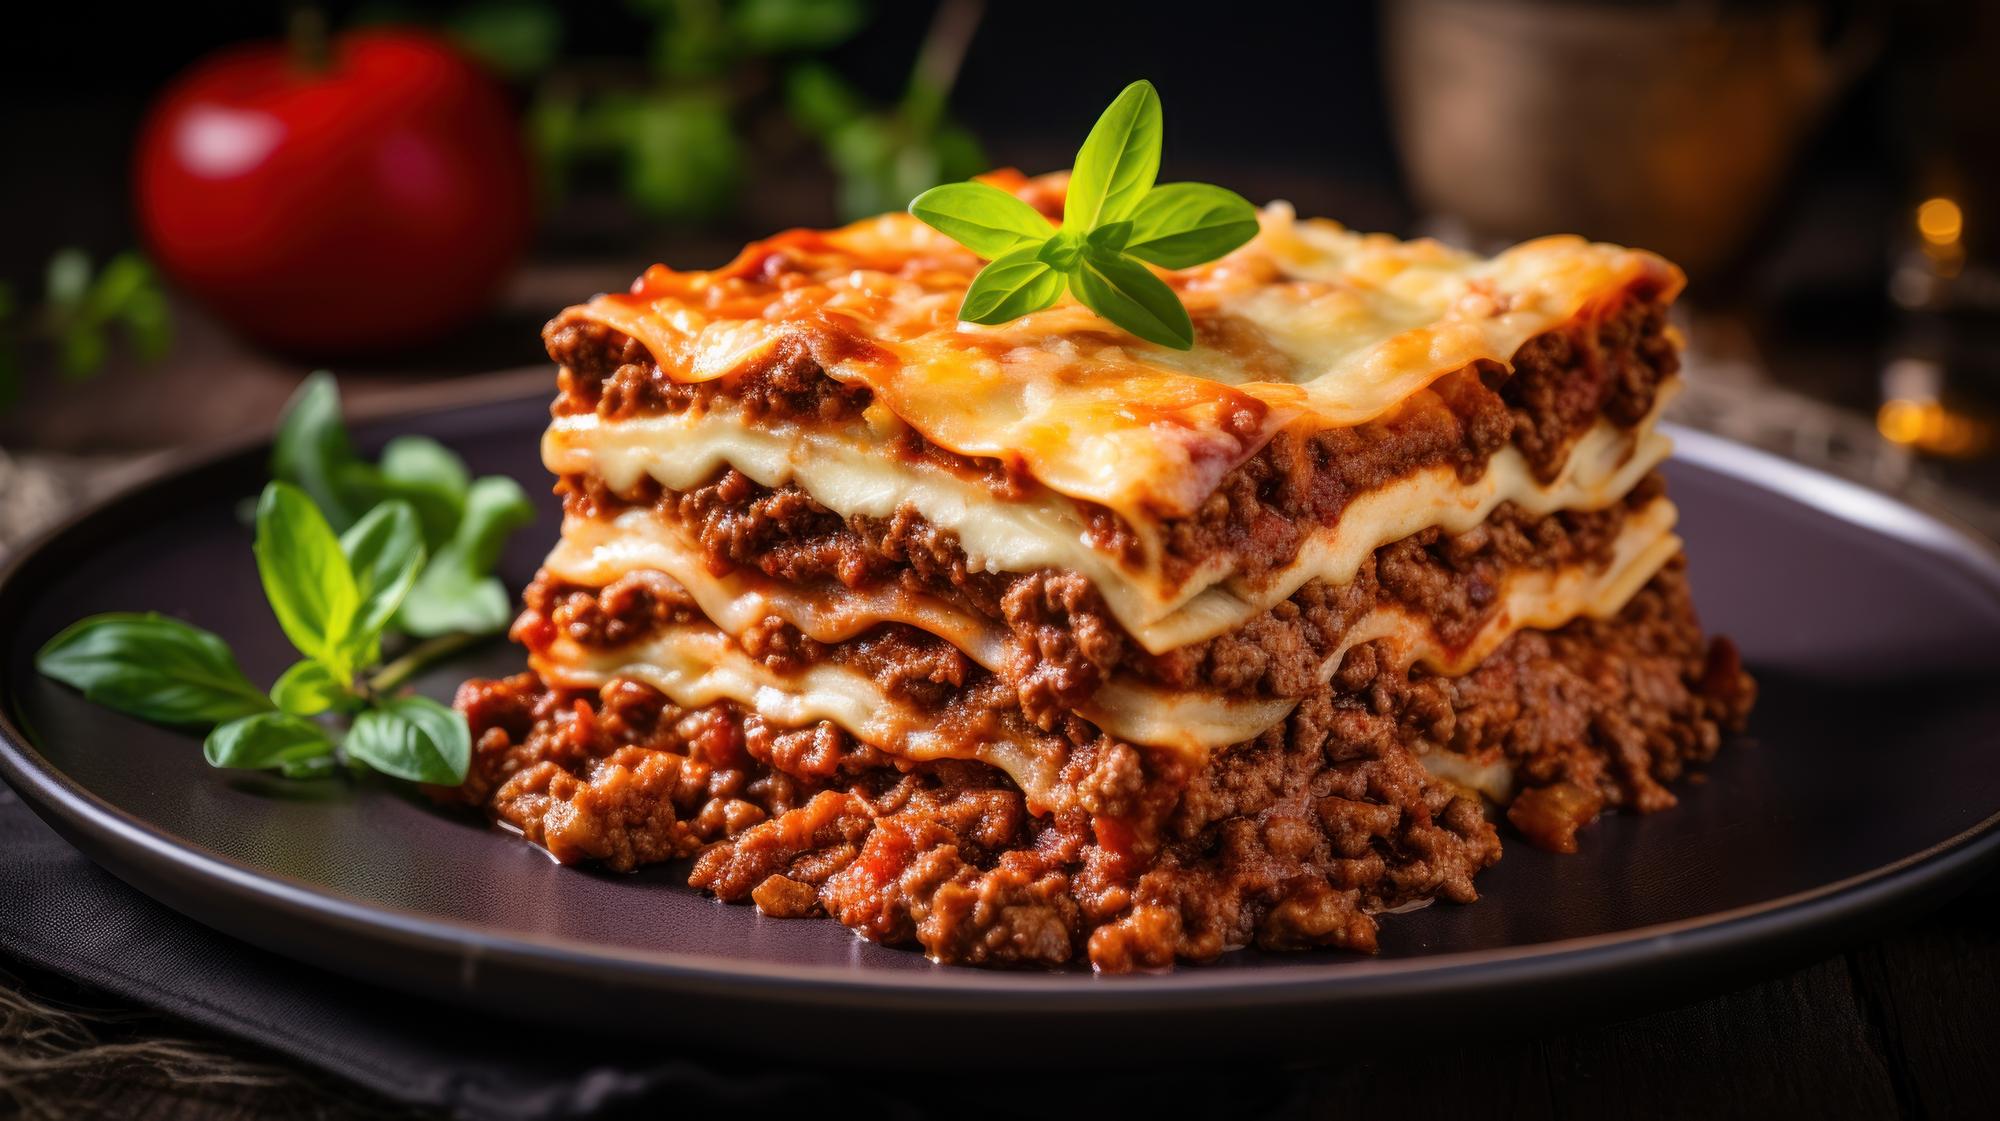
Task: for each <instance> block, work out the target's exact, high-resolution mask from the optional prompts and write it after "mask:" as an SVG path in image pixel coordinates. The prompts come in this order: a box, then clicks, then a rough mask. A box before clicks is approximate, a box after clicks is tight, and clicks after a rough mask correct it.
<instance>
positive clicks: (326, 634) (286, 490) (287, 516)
mask: <svg viewBox="0 0 2000 1121" xmlns="http://www.w3.org/2000/svg"><path fill="white" fill-rule="evenodd" d="M255 550H256V553H257V575H258V577H259V578H260V579H262V580H263V583H264V598H266V599H268V600H270V601H271V612H272V614H274V615H276V616H277V617H278V626H280V627H282V628H283V629H284V632H285V637H286V638H289V639H291V640H292V645H293V646H295V647H297V648H298V651H299V653H301V654H304V655H305V656H306V657H308V658H312V659H314V660H316V661H319V662H324V663H325V664H326V668H327V669H328V670H331V671H332V673H333V676H334V679H335V680H337V681H339V682H340V683H341V684H342V685H345V684H347V683H348V682H349V681H351V680H352V679H353V677H354V663H353V662H352V661H350V660H349V655H348V652H347V640H348V635H349V634H351V633H352V631H353V626H354V615H355V611H356V610H357V609H358V608H359V606H360V602H361V597H360V593H359V590H358V589H357V588H356V587H355V584H354V573H353V572H352V571H351V570H350V569H349V568H348V566H347V557H346V555H345V554H344V553H342V552H341V549H340V539H339V538H337V537H335V536H334V535H333V527H332V526H329V525H328V524H327V521H326V518H325V517H323V516H321V514H320V512H319V508H318V507H317V506H314V505H313V500H312V499H310V498H308V497H306V493H305V492H304V491H302V490H300V489H299V488H297V487H295V486H292V485H290V484H288V483H271V484H270V485H268V486H266V487H265V488H264V494H263V496H262V497H260V498H259V499H258V500H257V541H256V545H255Z"/></svg>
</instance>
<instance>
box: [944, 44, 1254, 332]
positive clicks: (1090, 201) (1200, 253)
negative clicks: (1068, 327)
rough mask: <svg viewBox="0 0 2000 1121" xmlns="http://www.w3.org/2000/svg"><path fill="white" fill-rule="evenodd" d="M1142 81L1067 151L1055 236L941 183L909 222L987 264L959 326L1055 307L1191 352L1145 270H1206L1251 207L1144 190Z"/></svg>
mask: <svg viewBox="0 0 2000 1121" xmlns="http://www.w3.org/2000/svg"><path fill="white" fill-rule="evenodd" d="M1162 131H1163V129H1162V120H1161V113H1160V95H1159V93H1158V91H1156V90H1154V89H1153V84H1152V83H1151V82H1146V81H1138V82H1133V83H1132V84H1131V85H1129V86H1127V87H1125V90H1124V92H1122V93H1120V94H1119V95H1118V97H1117V99H1116V100H1114V101H1112V103H1111V105H1110V107H1109V108H1107V109H1105V110H1104V115H1103V116H1101V117H1099V118H1098V119H1097V124H1096V125H1094V126H1092V128H1091V130H1090V135H1089V136H1088V137H1086V138H1085V139H1084V142H1083V147H1082V148H1080V149H1078V150H1077V153H1076V163H1075V165H1074V169H1073V170H1072V171H1071V173H1070V181H1069V194H1068V196H1067V198H1066V199H1065V200H1064V203H1063V220H1062V227H1061V228H1060V229H1051V228H1050V227H1049V223H1048V220H1047V219H1045V218H1043V217H1042V216H1041V214H1040V213H1039V212H1038V211H1036V210H1035V209H1034V208H1033V207H1031V206H1029V205H1028V204H1027V203H1025V202H1022V201H1021V200H1020V199H1018V198H1015V197H1014V196H1013V195H1010V194H1008V193H1007V192H1006V191H1003V190H1000V189H999V188H998V187H993V186H990V185H988V184H985V183H946V184H944V185H943V186H941V187H933V188H931V189H930V190H928V191H925V192H924V193H923V194H921V195H918V196H917V197H916V199H915V200H913V201H912V202H911V203H910V213H912V214H914V215H916V216H917V217H918V218H920V219H922V220H923V221H924V222H925V224H927V225H929V226H931V227H933V228H935V229H936V230H938V232H940V233H942V234H945V235H946V236H948V237H950V238H951V239H953V240H954V241H957V242H958V243H959V244H961V245H963V246H965V247H966V248H967V249H970V250H972V251H973V252H974V253H977V254H979V255H980V256H981V257H984V258H986V259H987V260H988V261H989V262H991V263H990V264H988V265H987V266H986V267H985V268H983V269H981V270H979V275H978V276H976V277H974V278H973V280H972V284H971V286H970V287H969V288H967V289H966V292H965V299H964V300H963V301H962V302H961V303H960V304H959V309H958V317H959V318H960V319H961V320H964V321H966V322H969V323H1005V322H1007V321H1009V320H1012V319H1018V318H1020V317H1021V316H1023V315H1026V314H1028V313H1029V312H1032V311H1039V310H1041V309H1042V308H1045V307H1048V306H1049V305H1051V304H1053V303H1055V302H1056V301H1057V300H1058V299H1060V298H1062V294H1063V289H1064V288H1065V287H1067V288H1068V289H1069V291H1070V294H1071V295H1073V296H1075V297H1076V298H1077V300H1078V302H1080V303H1082V304H1083V305H1084V306H1085V307H1088V308H1089V309H1090V310H1092V311H1094V312H1096V313H1097V314H1099V315H1101V316H1103V317H1104V318H1106V319H1108V320H1110V321H1111V322H1113V323H1116V324H1118V325H1119V326H1120V327H1123V328H1125V329H1126V330H1127V331H1130V332H1132V333H1133V334H1134V335H1137V336H1139V337H1140V338H1142V339H1145V340H1147V341H1148V342H1153V343H1158V344H1159V345H1161V346H1166V347H1172V348H1174V349H1176V350H1188V349H1190V348H1192V347H1193V346H1194V324H1193V323H1192V322H1191V321H1190V320H1189V319H1188V313H1187V308H1185V307H1183V306H1182V305H1181V301H1180V297H1178V296H1176V295H1174V290H1173V289H1172V288H1169V287H1167V284H1166V282H1165V281H1163V280H1161V279H1160V278H1159V277H1158V276H1155V275H1154V274H1153V272H1152V270H1150V269H1148V268H1147V267H1146V265H1147V264H1153V265H1158V266H1159V267H1161V268H1166V269H1184V268H1191V267H1193V266H1195V265H1199V264H1202V263H1203V262H1206V261H1213V260H1215V259H1216V258H1218V257H1221V256H1222V255H1223V254H1225V253H1228V252H1229V251H1230V250H1232V249H1235V248H1236V247H1237V246H1240V245H1242V244H1243V243H1244V242H1247V241H1249V240H1250V239H1251V238H1252V237H1255V236H1256V234H1257V210H1256V208H1255V207H1253V206H1251V205H1250V204H1249V202H1247V201H1245V200H1244V198H1243V196H1241V195H1238V194H1237V193H1235V192H1234V191H1229V190H1225V189H1223V188H1221V187H1216V186H1211V185H1210V184H1207V183H1168V184H1165V185H1162V186H1155V185H1154V180H1155V178H1157V177H1158V175H1159V171H1160V140H1161V135H1162Z"/></svg>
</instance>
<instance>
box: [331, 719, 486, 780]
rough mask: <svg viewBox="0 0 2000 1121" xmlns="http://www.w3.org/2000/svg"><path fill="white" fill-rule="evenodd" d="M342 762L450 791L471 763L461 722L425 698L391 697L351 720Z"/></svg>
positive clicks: (469, 736) (468, 735) (469, 741)
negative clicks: (347, 760)
mask: <svg viewBox="0 0 2000 1121" xmlns="http://www.w3.org/2000/svg"><path fill="white" fill-rule="evenodd" d="M342 746H343V747H344V748H345V750H346V752H347V754H348V757H349V758H353V759H359V760H360V761H362V762H363V763H366V764H368V765H369V766H371V767H373V768H375V769H376V770H378V771H381V772H382V773H383V774H385V775H393V776H395V777H396V778H401V779H408V780H410V781H411V782H429V783H435V784H437V785H439V786H456V785H458V784H459V783H461V782H464V781H465V769H466V767H467V766H469V765H470V764H471V762H472V733H471V731H470V730H469V729H468V728H467V727H466V726H465V718H464V717H462V716H460V715H459V714H458V713H456V712H453V711H452V710H451V709H448V708H446V707H445V706H443V705H441V704H439V703H437V702H436V701H434V700H431V699H430V698H429V697H397V698H395V699H394V700H389V701H384V702H383V703H382V704H381V705H379V706H377V707H375V708H371V709H369V710H368V711H366V712H364V713H362V714H361V715H360V716H357V717H355V718H354V727H353V728H352V729H350V730H349V731H348V733H347V739H346V741H345V743H343V744H342Z"/></svg>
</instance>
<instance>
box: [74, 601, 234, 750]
mask: <svg viewBox="0 0 2000 1121" xmlns="http://www.w3.org/2000/svg"><path fill="white" fill-rule="evenodd" d="M35 668H36V669H37V670H40V671H41V672H42V673H43V674H44V675H45V676H48V677H52V678H54V679H55V680H57V681H60V682H62V683H63V684H65V685H70V686H73V687H75V688H76V689H78V690H81V691H82V693H83V695H84V697H85V698H87V699H88V700H90V701H92V702H94V703H96V704H101V705H103V706H105V707H106V708H112V709H116V710H118V711H119V712H122V713H125V714H126V715H128V716H137V717H139V718H140V719H142V720H152V721H156V722H158V723H161V724H219V723H221V722H223V721H226V720H235V719H237V718H238V717H242V716H250V715H253V714H256V713H260V712H268V711H270V709H271V702H270V700H269V699H268V698H266V697H265V696H264V693H263V691H262V690H260V689H258V688H257V687H256V686H255V685H252V684H251V683H250V680H249V678H247V677H245V676H243V670H242V669H241V667H239V666H238V665H237V664H236V657H235V655H233V654H231V653H230V652H229V644H228V643H226V642H224V641H222V639H221V638H219V637H217V636H215V635H213V634H211V633H209V632H208V631H205V630H202V629H201V628H200V627H195V626H190V625H189V624H187V623H183V622H181V621H180V620H179V619H170V618H167V617H166V616H164V615H154V614H144V615H139V614H128V613H122V612H120V613H114V614H109V615H93V616H91V617H90V618H88V619H84V620H82V621H80V622H77V623H72V624H71V625H70V626H68V627H66V628H64V629H63V631H62V633H61V634H58V635H56V636H55V637H54V638H52V639H50V640H49V641H48V643H47V644H46V645H44V646H43V647H42V649H41V652H40V653H38V654H36V655H35Z"/></svg>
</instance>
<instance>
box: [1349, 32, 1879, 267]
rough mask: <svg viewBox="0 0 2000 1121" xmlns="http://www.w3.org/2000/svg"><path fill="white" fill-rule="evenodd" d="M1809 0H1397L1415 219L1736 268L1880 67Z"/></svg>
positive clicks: (1391, 46)
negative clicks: (1839, 101)
mask: <svg viewBox="0 0 2000 1121" xmlns="http://www.w3.org/2000/svg"><path fill="white" fill-rule="evenodd" d="M1860 27H1861V25H1860V24H1856V25H1854V26H1852V27H1850V28H1849V29H1848V32H1847V33H1846V34H1845V35H1844V36H1843V37H1842V38H1840V39H1839V40H1837V41H1831V40H1830V38H1829V35H1828V28H1827V26H1826V20H1825V18H1824V17H1823V15H1822V13H1821V12H1820V10H1819V9H1818V8H1817V7H1815V6H1813V5H1810V4H1806V3H1798V2H1777V3H1770V4H1760V5H1753V6H1743V5H1718V4H1714V3H1705V4H1694V3H1669V2H1652V3H1646V2H1639V3H1630V2H1628V3H1621V4H1588V3H1582V2H1579V0H1402V2H1396V0H1391V2H1390V3H1388V4H1387V5H1386V6H1385V10H1384V28H1385V35H1386V38H1387V42H1386V49H1385V57H1386V73H1387V81H1388V84H1389V94H1390V104H1391V108H1392V112H1393V114H1394V120H1395V132H1396V140H1397V144H1398V146H1399V148H1400V149H1401V152H1402V157H1403V162H1404V165H1405V169H1406V171H1407V174H1408V177H1409V181H1410V185H1411V188H1412V191H1413V193H1414V194H1415V197H1416V200H1417V203H1418V204H1419V206H1421V207H1423V208H1425V209H1427V210H1428V211H1429V212H1430V213H1431V214H1432V215H1433V216H1434V217H1435V218H1437V219H1439V220H1440V221H1441V222H1442V223H1444V224H1445V225H1446V226H1447V228H1451V229H1454V230H1458V231H1462V232H1463V233H1464V234H1465V235H1466V237H1467V238H1468V239H1470V240H1472V241H1473V242H1474V243H1476V244H1482V245H1484V244H1486V243H1489V242H1490V243H1502V242H1512V241H1517V240H1520V239H1522V238H1526V237H1532V236H1535V235H1538V234H1543V233H1548V232H1551V231H1557V230H1566V231H1576V232H1578V233H1582V234H1585V235H1586V236H1589V237H1592V238H1598V239H1602V240H1607V241H1615V242H1620V243H1623V244H1627V245H1640V246H1645V247H1646V248H1649V249H1653V250H1656V251H1658V252H1660V253H1662V254H1664V255H1666V256H1667V257H1669V258H1671V259H1673V260H1675V261H1678V262H1679V263H1680V264H1681V265H1682V266H1683V267H1685V268H1687V269H1688V270H1689V271H1690V272H1693V273H1696V274H1702V273H1709V272H1712V271H1714V270H1717V269H1720V268H1721V267H1722V266H1723V265H1725V264H1726V263H1728V261H1729V260H1730V258H1731V256H1732V254H1734V253H1735V252H1736V251H1737V250H1738V249H1739V248H1741V247H1742V245H1743V244H1744V242H1745V241H1746V240H1747V239H1748V237H1749V235H1750V233H1751V232H1752V230H1753V229H1754V227H1755V225H1756V223H1757V222H1758V220H1759V219H1760V218H1761V217H1762V216H1763V214H1764V213H1765V210H1766V208H1767V207H1768V206H1769V205H1770V203H1771V202H1772V199H1773V195H1774V194H1775V192H1776V191H1777V189H1778V187H1779V185H1780V184H1781V183H1782V182H1783V180H1784V177H1785V175H1786V173H1787V172H1788V171H1789V169H1790V167H1791V164H1792V161H1793V159H1794V157H1795V156H1796V154H1797V152H1798V150H1799V147H1800V144H1801V142H1802V140H1803V139H1804V138H1805V137H1806V135H1807V134H1808V133H1809V132H1810V130H1811V127H1812V125H1813V123H1814V122H1815V120H1816V119H1817V118H1818V116H1819V115H1820V112H1821V110H1822V109H1823V108H1825V106H1826V105H1827V104H1828V102H1829V101H1830V100H1831V99H1832V97H1833V95H1834V94H1836V93H1837V92H1838V91H1839V90H1840V89H1841V88H1842V87H1844V86H1845V85H1846V84H1847V83H1848V81H1849V80H1850V79H1851V78H1852V77H1853V76H1854V75H1855V74H1856V73H1857V72H1858V71H1859V70H1860V69H1862V67H1863V65H1864V63H1865V62H1866V61H1867V60H1868V58H1869V57H1870V56H1871V55H1872V54H1873V42H1872V36H1870V35H1869V34H1867V33H1866V32H1865V31H1861V30H1858V29H1859V28H1860Z"/></svg>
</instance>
